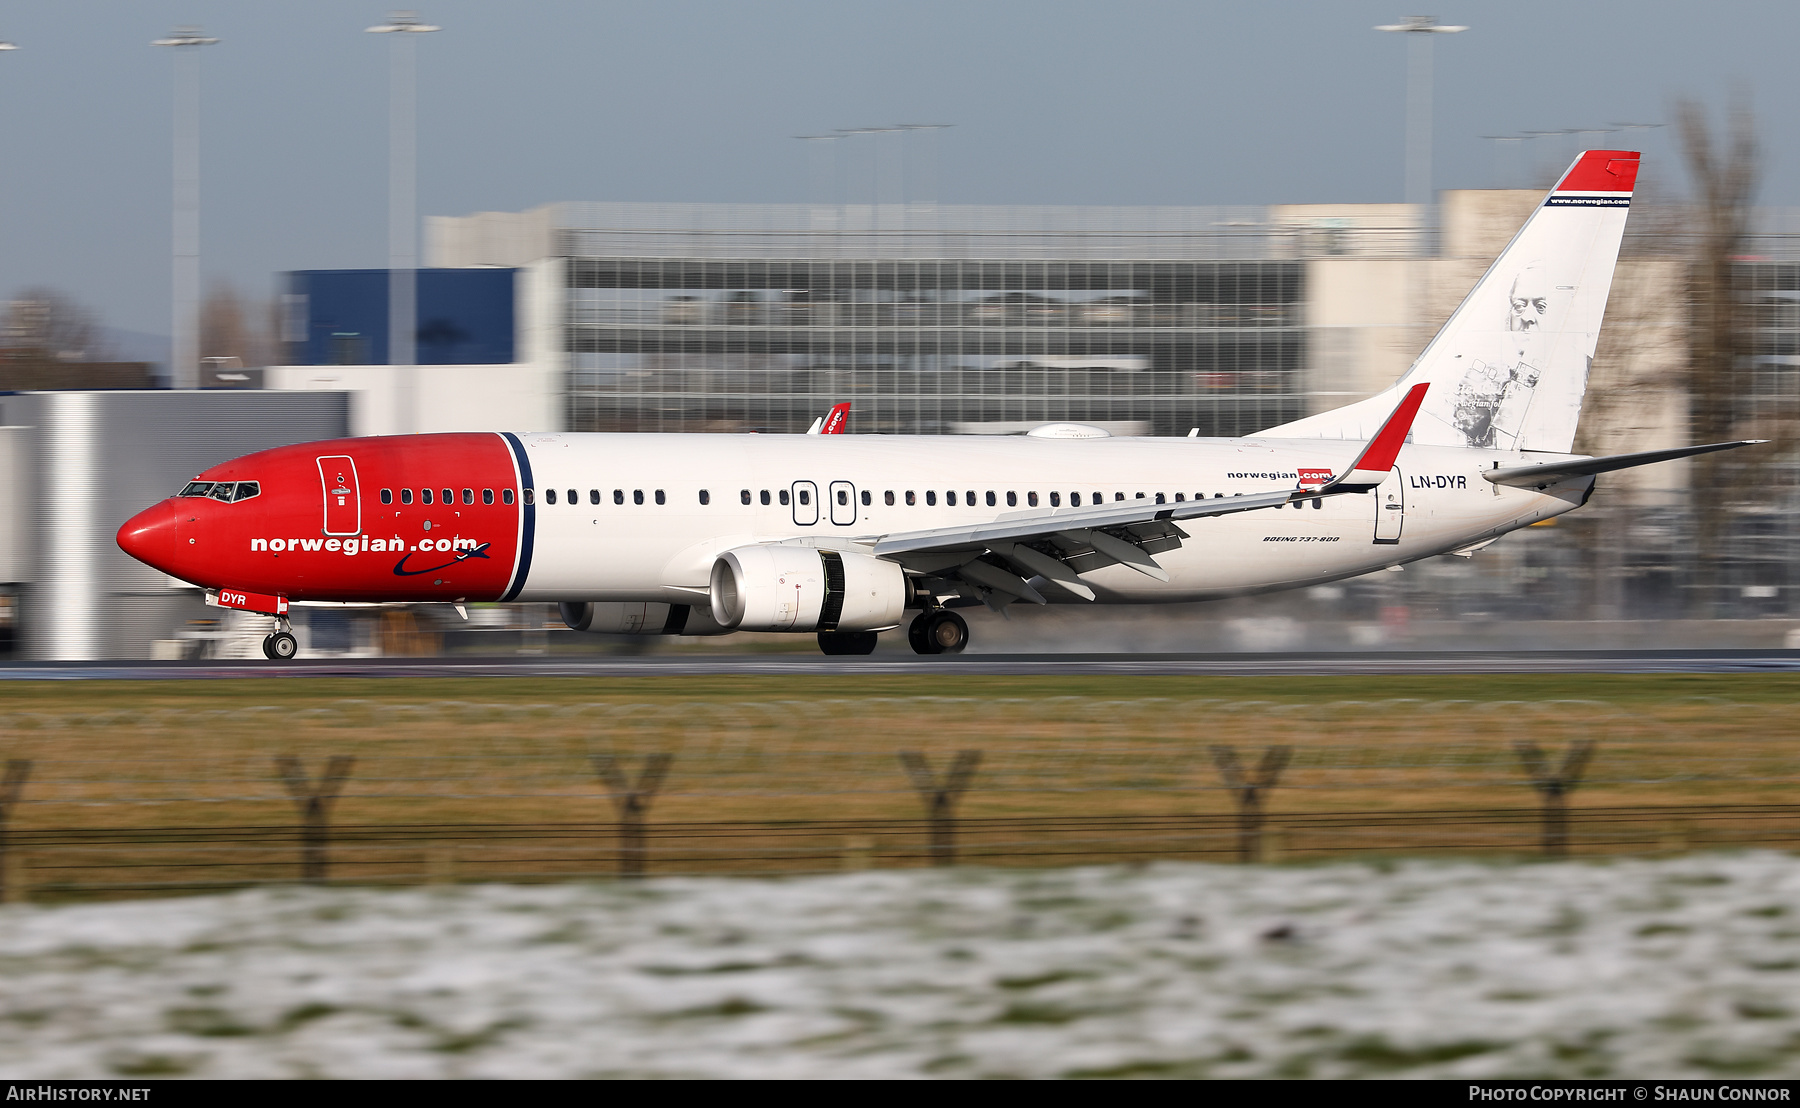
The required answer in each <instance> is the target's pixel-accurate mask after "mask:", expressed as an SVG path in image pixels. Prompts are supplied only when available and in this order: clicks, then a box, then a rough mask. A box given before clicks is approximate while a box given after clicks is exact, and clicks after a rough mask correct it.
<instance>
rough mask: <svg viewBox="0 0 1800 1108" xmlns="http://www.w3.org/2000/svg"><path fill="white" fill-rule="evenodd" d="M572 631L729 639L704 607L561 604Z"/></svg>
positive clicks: (687, 605)
mask: <svg viewBox="0 0 1800 1108" xmlns="http://www.w3.org/2000/svg"><path fill="white" fill-rule="evenodd" d="M556 607H557V611H558V613H559V614H560V615H561V616H562V621H563V622H564V623H566V624H568V625H569V629H570V630H572V631H586V632H587V633H589V634H591V635H729V634H731V629H730V628H726V627H720V626H719V625H718V624H717V623H715V622H714V621H713V618H712V612H710V611H708V610H707V609H706V608H705V607H704V606H696V605H689V604H649V603H636V602H633V603H630V604H571V603H568V602H567V601H565V602H564V603H561V604H558V605H557V606H556Z"/></svg>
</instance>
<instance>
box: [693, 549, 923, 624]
mask: <svg viewBox="0 0 1800 1108" xmlns="http://www.w3.org/2000/svg"><path fill="white" fill-rule="evenodd" d="M906 597H907V585H906V575H905V574H904V573H902V572H901V571H900V566H899V565H898V564H896V563H894V562H890V561H887V560H885V559H882V558H871V557H870V556H869V555H867V554H851V553H846V552H844V551H838V550H821V549H819V548H817V547H812V546H740V547H737V548H735V549H733V550H727V551H726V552H725V553H723V554H721V555H719V557H718V560H717V561H715V562H713V569H712V617H713V620H714V621H715V622H717V623H718V624H719V626H721V627H728V628H730V629H732V630H734V631H886V630H887V629H888V628H890V627H898V626H899V625H900V616H901V613H902V611H903V610H904V609H905V608H906Z"/></svg>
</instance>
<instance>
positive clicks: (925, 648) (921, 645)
mask: <svg viewBox="0 0 1800 1108" xmlns="http://www.w3.org/2000/svg"><path fill="white" fill-rule="evenodd" d="M930 622H931V612H930V611H929V610H927V611H924V612H921V613H919V614H918V615H917V616H915V617H914V618H913V621H912V623H911V624H909V625H908V626H907V628H906V641H907V644H908V645H910V646H911V647H912V648H913V653H914V654H936V653H937V651H935V650H933V649H931V642H930V640H928V639H927V638H926V637H925V625H926V624H927V623H930Z"/></svg>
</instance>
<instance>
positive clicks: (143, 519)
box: [118, 500, 182, 576]
mask: <svg viewBox="0 0 1800 1108" xmlns="http://www.w3.org/2000/svg"><path fill="white" fill-rule="evenodd" d="M179 542H180V538H179V536H177V534H176V512H175V505H174V504H171V503H170V502H169V501H167V500H165V501H163V502H162V503H160V504H156V505H153V506H151V507H149V508H145V509H144V510H143V511H141V512H139V513H138V514H137V515H134V516H132V517H131V518H130V519H128V520H126V521H125V526H123V527H121V528H119V536H118V543H119V549H120V550H123V551H124V552H125V553H127V554H129V555H131V556H132V557H133V558H136V559H137V560H138V561H140V562H143V563H144V564H145V565H147V566H151V567H152V568H155V569H160V570H162V571H163V572H164V573H172V574H175V575H176V576H180V574H179V573H177V571H176V566H177V564H178V563H179V562H180V561H182V558H181V556H180V552H179V549H178V547H177V543H179Z"/></svg>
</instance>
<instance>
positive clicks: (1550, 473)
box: [1482, 439, 1769, 489]
mask: <svg viewBox="0 0 1800 1108" xmlns="http://www.w3.org/2000/svg"><path fill="white" fill-rule="evenodd" d="M1768 441H1769V440H1768V439H1739V440H1738V441H1736V442H1714V443H1708V444H1707V445H1705V446H1683V447H1680V448H1679V449H1676V450H1646V451H1643V452H1641V453H1638V454H1609V455H1607V456H1606V457H1604V458H1571V459H1570V460H1568V461H1566V462H1544V463H1542V464H1541V465H1534V466H1509V467H1508V468H1506V469H1490V470H1487V471H1485V472H1483V473H1482V476H1483V477H1485V478H1487V479H1488V480H1489V481H1492V482H1493V483H1494V484H1496V485H1512V486H1514V487H1516V488H1521V489H1530V488H1547V487H1549V486H1551V485H1554V484H1556V483H1557V482H1559V481H1566V480H1568V479H1569V478H1571V477H1591V476H1593V475H1594V474H1596V473H1611V472H1612V471H1613V470H1615V469H1631V468H1632V467H1634V466H1647V465H1654V464H1655V463H1657V462H1672V461H1674V460H1675V459H1676V458H1691V457H1693V456H1694V455H1696V454H1711V453H1712V452H1713V451H1715V450H1735V449H1737V448H1738V447H1740V446H1755V445H1756V444H1758V443H1763V442H1768Z"/></svg>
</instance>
